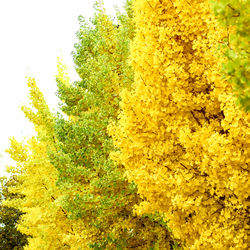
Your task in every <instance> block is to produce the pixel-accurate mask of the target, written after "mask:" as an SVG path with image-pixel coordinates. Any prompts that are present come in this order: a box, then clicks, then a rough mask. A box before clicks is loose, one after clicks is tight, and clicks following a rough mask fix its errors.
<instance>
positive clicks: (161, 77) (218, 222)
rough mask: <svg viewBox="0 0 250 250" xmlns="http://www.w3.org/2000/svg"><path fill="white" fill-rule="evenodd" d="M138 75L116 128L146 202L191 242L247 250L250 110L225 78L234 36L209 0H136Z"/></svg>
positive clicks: (122, 157) (144, 206)
mask: <svg viewBox="0 0 250 250" xmlns="http://www.w3.org/2000/svg"><path fill="white" fill-rule="evenodd" d="M133 3H134V4H133V9H134V13H135V14H134V15H135V17H134V21H135V26H136V35H135V38H134V40H133V42H132V45H131V47H130V53H131V54H130V57H129V58H130V63H131V66H132V67H133V69H134V74H135V76H134V79H135V82H134V84H133V86H132V89H131V90H129V89H126V90H124V91H122V93H121V99H122V100H121V104H120V106H121V111H120V112H121V113H120V115H119V120H118V122H113V123H111V124H110V126H109V131H110V134H111V135H112V137H113V139H114V142H115V145H116V147H117V150H116V151H114V152H113V153H112V159H114V160H116V162H117V164H123V165H124V166H125V168H126V176H127V178H128V179H129V181H130V182H132V183H133V182H134V183H135V184H136V185H137V187H138V193H139V194H140V195H141V196H142V197H143V199H144V200H143V201H142V202H141V204H140V205H139V206H136V211H137V214H138V215H141V214H145V213H146V214H147V213H151V212H154V211H159V212H161V213H164V215H165V220H166V221H169V226H170V227H171V229H172V230H173V234H174V236H175V237H176V238H179V239H181V240H182V241H183V245H184V247H185V248H186V249H247V247H248V246H247V242H248V238H247V237H248V234H249V197H250V193H249V190H250V181H249V159H250V157H249V156H250V152H249V146H250V144H249V143H250V140H249V139H250V137H249V135H250V134H249V127H250V117H249V114H246V113H245V112H243V111H242V110H240V109H239V107H238V106H237V105H236V104H235V102H236V97H235V96H234V93H233V91H232V86H231V84H230V83H229V82H227V81H226V80H225V79H222V77H221V74H220V72H221V64H222V63H223V62H224V61H225V59H224V57H223V53H224V51H223V50H218V46H219V44H220V43H221V44H223V43H224V39H225V38H226V37H228V30H227V29H225V28H223V27H221V26H220V25H219V24H218V22H217V20H216V18H215V16H214V14H213V12H212V10H211V7H210V4H209V1H207V0H194V1H189V0H173V1H168V0H166V1H165V0H134V1H133Z"/></svg>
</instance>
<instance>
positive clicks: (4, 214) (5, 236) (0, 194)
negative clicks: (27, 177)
mask: <svg viewBox="0 0 250 250" xmlns="http://www.w3.org/2000/svg"><path fill="white" fill-rule="evenodd" d="M0 181H1V186H0V188H1V189H0V249H5V250H12V249H23V247H24V246H25V245H26V244H27V235H25V234H22V233H21V232H19V231H18V230H17V223H18V220H19V218H20V216H21V215H22V212H21V211H20V210H18V209H14V208H10V207H7V206H4V205H3V201H4V200H6V199H15V198H16V196H17V195H16V194H13V193H11V192H10V191H9V188H10V187H14V186H16V184H17V178H16V176H15V175H12V176H11V177H9V179H7V178H4V177H1V180H0Z"/></svg>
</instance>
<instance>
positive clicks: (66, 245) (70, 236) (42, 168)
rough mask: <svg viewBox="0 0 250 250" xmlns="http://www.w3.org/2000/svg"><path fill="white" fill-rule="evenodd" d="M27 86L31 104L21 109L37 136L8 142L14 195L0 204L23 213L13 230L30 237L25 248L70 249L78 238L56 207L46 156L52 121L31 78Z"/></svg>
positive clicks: (52, 174)
mask: <svg viewBox="0 0 250 250" xmlns="http://www.w3.org/2000/svg"><path fill="white" fill-rule="evenodd" d="M28 87H29V89H30V93H29V98H30V101H31V105H30V107H27V106H24V107H22V110H23V111H24V113H25V115H26V117H27V118H28V119H29V120H30V121H31V122H32V123H33V124H34V128H35V130H36V132H37V136H36V137H32V138H30V139H28V140H26V141H22V142H18V141H17V140H15V138H11V140H10V142H11V147H10V149H9V150H7V151H8V152H9V154H10V156H11V158H12V159H13V160H14V161H15V162H16V166H13V167H8V169H7V170H8V172H10V173H12V174H15V175H16V179H17V185H15V186H13V187H11V189H10V192H12V193H14V194H17V196H16V197H15V199H13V198H12V199H6V200H5V202H4V205H5V206H8V207H10V208H14V209H18V210H20V211H21V213H23V214H22V215H21V217H20V219H19V221H18V225H17V228H18V230H19V231H20V232H21V233H24V234H26V235H29V236H31V237H29V238H28V244H27V245H26V246H25V249H32V250H33V249H70V246H71V245H72V246H73V245H74V244H75V242H76V241H77V238H78V235H77V233H76V232H75V231H74V228H73V226H72V224H71V222H70V221H69V220H68V219H67V213H66V211H65V210H64V209H63V208H62V207H61V206H60V197H61V193H60V190H59V189H58V187H57V186H56V181H57V176H58V173H57V169H56V168H55V167H54V166H53V165H52V164H51V163H50V161H49V158H48V155H47V151H48V150H49V149H50V150H52V149H53V150H55V142H54V118H53V115H52V113H51V112H50V111H49V108H48V106H47V104H46V101H45V100H44V97H43V94H42V93H41V92H40V90H39V89H38V87H37V85H36V82H35V80H34V79H33V78H28Z"/></svg>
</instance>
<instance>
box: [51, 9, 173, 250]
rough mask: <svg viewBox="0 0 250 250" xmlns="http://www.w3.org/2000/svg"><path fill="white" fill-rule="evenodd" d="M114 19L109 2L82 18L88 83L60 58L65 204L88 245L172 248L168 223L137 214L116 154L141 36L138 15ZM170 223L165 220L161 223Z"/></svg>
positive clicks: (80, 62)
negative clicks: (133, 44) (116, 123)
mask: <svg viewBox="0 0 250 250" xmlns="http://www.w3.org/2000/svg"><path fill="white" fill-rule="evenodd" d="M127 10H128V12H127V13H124V14H119V16H118V21H117V23H116V22H112V21H111V19H110V18H109V17H108V16H107V15H106V14H105V12H104V10H103V9H102V7H101V6H97V12H96V14H95V16H94V17H93V18H92V20H91V23H90V24H88V23H87V22H86V21H85V20H84V19H83V18H82V17H80V19H79V20H80V30H79V32H78V34H77V36H78V43H77V44H76V45H75V52H74V54H73V56H74V62H75V65H76V71H77V73H78V74H79V76H80V78H81V81H77V82H74V83H73V84H70V82H69V78H68V77H67V74H66V72H65V67H64V66H63V65H62V64H61V63H59V74H58V77H57V82H58V96H59V98H60V99H61V101H62V111H63V112H64V114H66V115H67V117H58V119H57V122H56V126H55V132H56V141H57V144H56V145H57V148H58V151H57V152H53V151H52V152H51V154H50V159H51V162H52V163H53V165H55V166H56V167H57V169H58V171H59V180H58V185H59V187H60V188H61V190H62V192H63V193H64V199H63V206H64V208H65V209H66V210H67V212H68V213H69V214H70V217H71V219H72V220H73V221H75V223H78V225H79V227H81V226H82V227H86V228H87V231H86V234H85V236H86V235H88V236H87V239H86V241H88V247H90V248H94V249H123V248H138V249H148V248H149V247H153V246H156V245H157V244H158V245H160V246H161V247H163V248H164V249H169V247H170V244H169V241H170V238H169V232H168V230H167V227H166V226H165V225H164V223H163V221H162V222H160V220H159V221H154V220H153V219H150V218H149V217H147V216H144V217H140V216H137V215H134V214H133V206H134V205H135V204H137V203H138V202H139V201H140V197H139V195H138V194H137V193H136V187H135V185H134V184H133V183H131V184H129V183H128V182H127V180H126V178H124V176H123V175H124V169H123V167H122V166H120V165H119V166H115V165H114V164H113V162H112V161H111V160H110V159H109V153H110V152H111V151H112V150H113V144H112V140H111V138H110V136H109V135H108V134H107V125H108V123H109V120H110V119H113V120H115V119H116V117H117V111H118V103H119V93H120V91H121V89H122V88H126V87H127V88H130V85H131V83H132V82H133V72H132V70H131V67H130V66H128V64H127V58H128V52H129V51H128V45H129V42H130V39H131V38H132V36H133V27H132V26H131V25H132V21H131V16H130V15H132V12H131V10H130V9H129V6H127ZM161 223H162V224H161Z"/></svg>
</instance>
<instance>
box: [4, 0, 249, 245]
mask: <svg viewBox="0 0 250 250" xmlns="http://www.w3.org/2000/svg"><path fill="white" fill-rule="evenodd" d="M210 3H211V4H210ZM95 9H96V12H95V14H94V16H93V17H92V18H91V19H90V21H86V20H85V19H84V18H83V17H81V16H80V17H79V23H80V28H79V31H78V32H77V39H78V41H77V43H76V44H75V50H74V52H73V60H74V63H75V69H76V72H77V73H78V75H79V77H80V80H79V81H75V82H73V83H71V82H70V79H69V77H68V74H67V67H66V66H65V65H64V64H63V63H62V61H61V60H58V74H57V77H56V82H57V87H58V91H57V96H58V97H59V99H60V103H59V105H60V113H57V114H53V113H52V112H51V111H50V109H49V107H48V105H47V103H46V101H45V99H44V97H43V94H42V93H41V91H40V90H39V88H38V87H37V84H36V81H35V79H33V78H28V87H29V89H30V93H29V99H30V105H29V106H24V107H22V110H23V112H24V114H25V116H26V117H27V118H28V119H29V120H30V122H32V123H33V125H34V129H35V131H36V132H37V135H36V136H34V137H32V138H30V139H28V140H24V141H21V142H18V141H16V140H15V138H11V139H10V142H11V147H10V149H9V150H8V152H9V154H10V156H11V157H12V159H13V160H14V161H15V162H16V166H14V167H8V171H9V172H10V173H11V174H12V178H11V179H9V181H8V182H6V181H5V182H3V185H2V186H3V189H2V191H1V192H2V196H1V200H0V202H1V203H0V223H2V224H1V225H0V237H2V238H3V237H4V240H2V238H0V240H2V242H3V243H1V244H2V245H0V248H1V247H2V248H3V249H21V248H22V247H23V246H24V245H25V246H24V249H30V250H33V249H58V250H59V249H60V250H61V249H74V250H76V249H77V250H79V249H96V250H97V249H98V250H99V249H100V250H101V249H179V248H180V246H181V247H183V248H184V249H247V247H248V246H247V243H248V238H247V237H248V235H249V197H250V194H249V190H250V181H249V159H250V157H249V156H250V152H249V150H248V149H249V146H250V132H249V125H250V116H249V113H247V112H245V111H248V110H249V65H248V61H249V59H248V58H249V48H248V46H247V44H248V43H249V38H248V37H249V35H248V34H247V33H248V32H247V31H248V29H249V25H248V23H249V19H248V18H249V17H248V16H249V15H248V12H249V7H248V6H247V1H244V0H220V1H210V0H194V1H190V0H172V1H169V0H134V1H133V3H132V2H131V1H130V0H129V1H127V3H126V5H125V9H124V12H118V13H117V18H116V19H112V18H111V17H109V16H107V15H106V13H105V10H104V9H103V7H102V5H101V4H100V2H98V3H96V5H95ZM223 55H226V57H225V56H223ZM222 66H223V71H221V67H222ZM232 83H233V84H232ZM237 99H238V103H240V106H241V107H242V108H243V109H241V107H240V106H238V105H237V102H236V101H237ZM244 110H245V111H244ZM14 213H15V214H14ZM27 235H28V236H29V237H27ZM177 242H178V244H179V245H178V244H177ZM15 247H16V248H15Z"/></svg>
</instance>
